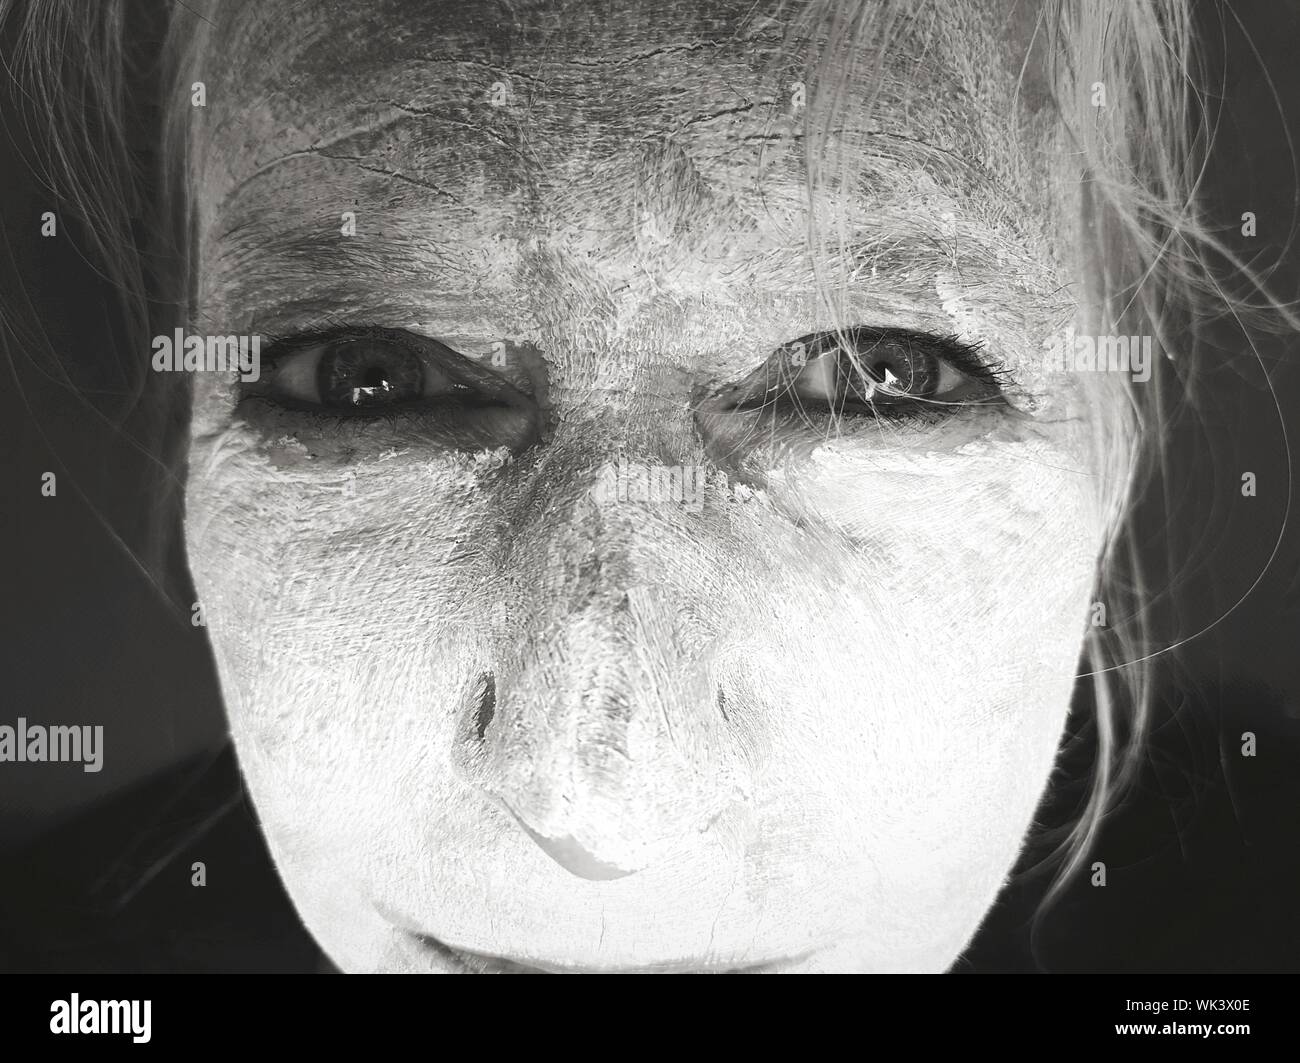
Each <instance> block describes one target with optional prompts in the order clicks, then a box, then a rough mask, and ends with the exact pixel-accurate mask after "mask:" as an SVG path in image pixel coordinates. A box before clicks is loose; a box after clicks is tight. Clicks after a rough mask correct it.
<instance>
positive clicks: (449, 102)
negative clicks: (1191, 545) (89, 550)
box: [183, 0, 1103, 971]
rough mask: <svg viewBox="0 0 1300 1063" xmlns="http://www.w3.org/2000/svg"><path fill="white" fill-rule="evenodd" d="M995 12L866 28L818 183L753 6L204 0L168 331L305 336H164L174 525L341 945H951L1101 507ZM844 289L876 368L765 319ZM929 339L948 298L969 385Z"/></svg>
mask: <svg viewBox="0 0 1300 1063" xmlns="http://www.w3.org/2000/svg"><path fill="white" fill-rule="evenodd" d="M1012 6H1013V5H1012V4H1010V3H1006V4H1001V3H997V4H988V5H985V4H982V3H978V4H963V5H952V8H951V9H950V8H949V6H948V5H942V6H941V7H940V8H939V9H937V10H935V11H931V12H930V13H929V14H928V15H927V19H926V20H925V22H926V24H925V26H924V27H923V30H924V32H925V35H926V36H925V41H928V47H926V48H924V49H923V45H924V43H925V42H923V41H922V40H921V38H920V37H918V36H915V35H914V34H915V33H919V32H921V30H905V31H904V35H903V36H902V37H901V38H899V39H898V40H896V41H894V42H892V43H891V45H890V47H889V48H888V49H887V50H886V53H885V58H884V60H883V61H882V62H881V63H879V64H875V63H872V64H868V69H866V70H864V74H869V75H870V76H871V77H872V78H874V79H876V80H875V82H874V85H875V89H876V92H875V95H874V106H873V109H872V112H871V114H870V117H869V119H863V120H862V121H861V122H858V123H857V124H856V125H855V124H853V123H852V122H847V123H846V122H843V121H842V122H840V124H839V125H838V127H837V131H836V134H835V136H834V137H833V138H832V139H831V141H830V142H829V143H828V144H827V146H826V156H825V158H826V160H827V161H826V163H825V164H824V166H825V169H824V176H825V178H826V181H825V182H819V184H818V185H817V189H818V190H817V192H816V193H815V195H814V196H813V199H812V201H811V205H810V198H809V192H808V185H807V184H806V180H805V168H804V155H803V136H802V132H803V123H804V117H805V116H804V114H803V112H802V109H801V107H800V103H801V101H802V97H801V96H800V95H799V89H800V87H799V86H798V85H796V84H793V82H794V80H795V78H796V76H797V75H796V74H794V73H791V74H789V75H788V76H787V75H786V74H783V73H781V71H782V70H784V69H785V68H784V67H782V66H780V64H778V63H776V58H777V42H778V34H777V31H776V29H774V28H771V27H769V28H767V29H763V28H761V27H762V22H761V20H760V22H759V27H760V28H759V29H758V30H754V31H747V30H745V29H744V28H743V27H742V22H741V18H742V16H743V15H744V14H745V13H747V12H749V11H750V10H751V8H752V5H751V3H750V2H749V0H745V2H743V3H735V4H730V5H721V4H708V3H706V4H703V5H702V4H700V3H698V2H697V0H664V2H650V3H648V2H646V0H612V2H606V3H599V4H589V3H583V4H559V5H552V4H548V5H541V4H533V5H526V6H524V7H519V6H518V5H510V6H506V5H496V4H489V3H469V4H465V3H446V4H427V3H414V2H408V0H389V2H386V3H366V4H356V3H347V4H341V3H335V2H328V0H308V2H306V3H304V2H302V0H292V2H290V0H275V2H267V3H262V4H249V5H233V6H232V5H226V4H222V5H218V8H219V12H220V14H219V15H214V16H213V17H214V19H215V20H216V23H217V25H216V28H215V30H214V31H213V33H212V38H211V41H210V42H209V44H208V45H207V47H206V48H205V49H204V52H203V54H202V56H201V57H200V61H199V62H198V64H197V67H196V71H195V78H194V79H195V80H202V81H204V83H205V93H206V106H205V107H203V108H198V107H195V108H193V109H192V113H189V114H188V115H187V118H186V120H187V121H189V122H191V123H192V129H193V132H192V137H193V139H194V142H195V143H196V144H198V145H200V146H201V148H202V155H201V158H200V161H199V164H198V173H197V177H196V180H197V182H198V187H197V188H196V189H195V195H196V199H197V204H198V217H199V228H198V248H197V253H198V262H199V270H200V285H199V324H198V328H199V330H200V331H203V332H206V333H212V334H222V335H226V334H234V335H239V334H247V335H260V336H262V337H263V347H262V350H263V352H264V353H268V352H269V353H270V354H275V353H276V352H275V351H274V350H273V345H272V343H271V340H270V339H268V338H267V337H274V338H277V339H278V338H280V337H292V336H295V335H297V334H300V333H314V332H322V331H323V332H324V333H325V334H324V336H323V338H321V339H320V340H319V341H314V342H305V343H303V344H301V345H294V346H293V347H287V346H283V345H282V346H281V348H280V351H279V357H278V358H276V360H275V361H274V363H273V362H272V359H271V358H270V357H268V358H266V359H264V361H263V365H262V378H261V380H260V381H258V382H257V383H254V384H245V385H240V384H239V382H238V381H237V380H236V379H234V377H232V376H224V375H217V374H214V373H199V374H196V376H195V408H194V425H193V444H192V451H191V456H190V466H189V487H188V509H187V518H186V524H187V540H188V548H189V556H190V561H191V565H192V568H193V572H194V575H195V578H196V581H197V586H198V592H199V595H200V601H201V603H202V605H203V609H204V614H205V616H206V618H207V623H208V630H209V634H210V637H211V639H212V643H213V646H214V649H215V652H216V657H217V661H218V666H219V669H220V675H221V680H222V684H223V688H224V692H225V698H226V705H227V708H228V712H229V716H230V723H231V728H232V731H233V734H234V737H235V741H236V744H237V748H238V752H239V755H240V758H241V761H242V764H243V768H244V771H245V773H246V775H247V780H248V785H249V787H250V789H251V793H252V795H253V798H254V800H255V801H256V803H257V808H258V812H259V815H260V817H261V821H262V823H263V825H264V828H265V831H266V834H267V837H268V840H269V843H270V846H271V851H272V853H273V855H274V857H275V859H276V862H277V864H278V867H279V869H280V873H281V875H282V876H283V877H284V880H285V882H286V884H287V886H288V888H289V891H290V893H291V894H292V896H293V899H294V901H295V903H296V905H297V907H298V910H299V912H300V913H301V915H302V917H303V919H304V920H305V922H306V924H307V926H308V928H309V929H310V930H311V931H312V932H313V934H314V935H315V936H316V938H317V939H318V940H319V942H320V943H321V945H322V946H323V947H324V948H325V950H326V951H327V952H328V953H329V954H330V956H331V957H332V958H333V960H334V961H335V962H336V963H337V964H339V965H340V966H341V967H342V968H343V969H345V970H376V969H381V970H397V971H449V970H465V969H469V970H478V969H506V970H514V969H518V968H516V967H515V966H514V964H522V965H526V966H528V967H538V968H543V969H569V968H578V969H599V970H626V969H651V970H685V969H718V970H722V969H733V968H749V967H761V968H763V969H771V970H807V971H813V970H864V971H878V970H907V971H911V970H942V969H944V968H946V967H947V966H949V965H950V964H951V963H952V962H953V960H954V959H955V958H956V956H957V955H958V953H959V952H960V950H961V949H962V948H963V947H964V946H965V944H966V943H967V941H968V940H969V939H970V937H971V936H972V934H973V933H974V931H975V929H976V928H977V926H978V924H979V922H980V920H981V918H982V917H983V915H984V913H985V911H986V910H987V908H988V907H989V905H990V904H991V903H992V901H993V899H994V896H995V895H996V893H997V891H998V890H999V888H1000V886H1001V885H1002V883H1003V880H1004V877H1005V876H1006V874H1007V872H1008V870H1009V869H1010V867H1011V865H1012V864H1013V862H1014V860H1015V858H1016V855H1017V852H1018V849H1019V846H1020V844H1021V841H1022V838H1023V836H1024V834H1025V832H1026V829H1027V827H1028V824H1029V821H1030V817H1031V815H1032V812H1033V810H1034V807H1035V804H1036V802H1037V800H1038V798H1039V797H1040V795H1041V793H1042V791H1043V789H1044V786H1045V785H1046V781H1047V777H1048V774H1049V772H1050V770H1051V767H1052V763H1053V757H1054V753H1055V749H1056V745H1057V741H1058V739H1059V736H1060V733H1061V729H1062V724H1063V720H1064V716H1065V712H1066V708H1067V703H1068V700H1069V697H1070V693H1071V688H1072V685H1073V676H1074V673H1075V667H1076V659H1077V656H1078V653H1079V649H1080V641H1081V636H1082V633H1083V629H1084V624H1085V621H1086V619H1087V613H1088V610H1087V606H1088V602H1089V596H1090V590H1091V585H1092V577H1093V569H1094V559H1095V556H1096V554H1097V551H1098V548H1099V545H1100V542H1101V539H1102V535H1103V527H1102V521H1101V519H1100V517H1099V516H1098V514H1097V512H1096V511H1095V508H1094V506H1093V505H1092V504H1091V502H1090V499H1091V498H1092V497H1093V495H1094V494H1095V484H1094V482H1093V480H1092V478H1091V475H1090V472H1091V466H1090V464H1089V463H1090V460H1091V459H1090V457H1089V454H1088V452H1087V450H1086V448H1085V439H1086V438H1087V434H1088V428H1089V425H1088V420H1087V418H1088V414H1087V413H1086V412H1085V411H1086V406H1085V404H1084V403H1083V402H1082V400H1081V399H1080V397H1079V395H1078V393H1077V392H1076V390H1075V387H1074V384H1073V382H1072V381H1071V380H1070V378H1067V377H1064V376H1062V375H1059V374H1052V373H1051V372H1049V371H1048V367H1047V366H1046V364H1045V355H1044V344H1045V343H1046V342H1048V341H1049V340H1050V339H1051V337H1052V335H1053V334H1054V332H1055V330H1057V329H1058V328H1059V327H1060V326H1061V325H1062V324H1063V323H1064V322H1065V321H1067V320H1069V319H1070V317H1071V315H1072V314H1073V312H1074V309H1075V308H1074V305H1073V302H1072V301H1071V299H1072V296H1071V292H1072V290H1073V289H1072V287H1071V285H1072V282H1073V281H1074V279H1075V278H1074V277H1073V276H1072V275H1071V272H1070V271H1071V268H1072V266H1071V264H1070V263H1069V262H1066V261H1063V259H1064V258H1065V255H1064V253H1063V252H1062V250H1061V249H1062V248H1063V247H1065V245H1066V244H1067V241H1068V239H1069V231H1070V226H1069V224H1067V223H1066V222H1065V221H1064V220H1062V219H1064V217H1065V208H1064V207H1063V206H1062V203H1063V202H1064V198H1065V197H1064V195H1063V196H1061V197H1059V198H1058V197H1054V196H1052V195H1049V194H1048V193H1049V191H1050V190H1051V189H1052V188H1053V187H1054V186H1053V179H1054V176H1055V173H1054V171H1052V170H1050V169H1049V167H1050V166H1051V165H1054V163H1053V162H1052V161H1051V160H1053V159H1055V158H1058V156H1057V155H1055V154H1053V150H1052V144H1051V142H1049V141H1047V140H1045V139H1041V140H1040V139H1035V138H1033V137H1030V136H1029V135H1027V134H1026V133H1025V132H1024V131H1023V128H1024V127H1023V125H1022V122H1021V119H1020V117H1016V116H1018V115H1022V114H1023V111H1022V110H1018V108H1022V107H1023V103H1024V101H1023V96H1022V97H1021V100H1020V101H1019V102H1016V101H1015V100H1014V99H1013V95H1014V91H1015V86H1014V81H1015V76H1016V74H1017V73H1018V72H1019V70H1020V63H1021V60H1022V58H1023V55H1024V49H1025V45H1024V41H1025V40H1027V36H1025V35H1024V28H1023V26H1016V27H1011V26H1008V25H1007V24H1006V22H1005V18H1006V11H1008V10H1010V9H1011V8H1012ZM958 8H959V10H958ZM751 25H752V24H751ZM790 69H791V70H792V71H793V70H794V69H796V68H795V67H793V66H791V67H790ZM851 88H852V87H851ZM857 90H858V91H859V92H860V93H861V94H863V95H865V94H866V93H867V92H868V88H867V87H866V86H865V85H862V84H860V85H858V86H857ZM810 102H811V103H814V104H815V100H811V98H810ZM183 105H184V107H185V108H186V110H187V111H190V101H189V100H188V99H187V100H185V101H183ZM846 158H847V159H849V160H850V164H851V165H852V166H853V167H854V168H855V169H856V170H857V171H858V172H859V173H858V177H857V179H856V180H854V181H853V182H846V183H843V184H838V183H837V182H836V181H835V180H834V177H835V172H836V170H837V167H838V166H839V165H841V164H842V163H843V161H844V160H845V159H846ZM1058 184H1059V182H1058ZM810 210H811V211H812V212H813V215H814V217H813V218H812V219H811V220H815V221H817V223H818V225H819V231H820V232H821V233H822V234H823V236H824V237H825V238H826V239H827V241H829V243H830V245H831V249H832V250H833V251H842V252H845V253H847V254H849V255H850V256H851V261H852V262H853V263H854V266H855V272H854V274H853V276H852V277H851V279H850V280H849V283H848V284H847V285H846V286H845V288H844V291H843V297H842V299H841V301H840V303H839V304H838V305H834V304H833V303H831V302H828V301H826V300H824V299H821V298H820V297H819V294H818V293H819V290H820V286H819V283H818V282H819V276H820V279H821V280H822V281H825V280H826V277H825V276H824V275H819V273H818V272H817V271H816V270H815V269H814V268H813V267H814V259H813V258H812V257H810V254H809V251H808V249H807V246H806V241H805V238H806V235H807V231H808V226H809V222H810ZM349 218H351V221H350V220H349ZM349 229H354V231H353V232H346V231H345V230H349ZM835 261H837V262H838V261H839V260H838V259H836V260H835ZM1071 261H1072V260H1071ZM837 268H838V267H837ZM835 277H836V278H839V277H840V274H838V273H837V274H835ZM837 282H838V281H837ZM837 326H839V327H841V328H843V329H846V330H847V329H860V330H863V331H859V332H856V333H852V334H846V335H848V336H849V337H850V338H849V339H848V340H846V341H845V342H846V343H848V344H849V346H853V347H854V351H855V354H856V355H857V356H859V358H860V360H861V361H862V363H863V364H865V365H866V366H868V367H874V368H872V373H873V374H874V375H871V376H859V377H857V378H856V383H853V382H852V381H853V377H852V374H853V372H854V371H855V370H854V366H853V365H852V364H851V362H850V361H847V360H844V359H840V360H839V361H837V360H836V358H837V356H836V355H835V354H834V351H833V344H832V343H831V342H830V341H829V340H827V339H822V340H816V341H812V342H810V343H808V344H807V346H806V348H805V353H804V355H803V356H802V357H800V356H799V355H798V354H797V353H794V354H792V353H791V351H792V350H794V349H793V348H788V349H787V350H786V352H785V354H784V355H780V356H779V357H778V359H777V361H776V362H772V361H771V359H772V358H773V354H774V352H778V351H779V350H780V349H781V348H782V347H783V345H788V344H790V343H791V341H795V340H799V339H801V338H805V339H806V337H808V336H810V335H812V334H821V333H825V332H826V331H827V330H830V329H833V328H835V327H837ZM348 329H353V330H357V331H355V332H352V333H349V332H348V331H347V330H348ZM366 329H369V330H370V331H368V332H367V331H363V330H366ZM872 329H874V330H887V331H877V332H868V331H865V330H872ZM376 330H385V331H376ZM888 330H892V331H888ZM920 333H926V334H930V335H932V336H934V337H945V336H956V337H957V338H958V339H959V340H960V341H961V342H962V343H965V344H975V343H981V344H983V347H982V349H981V351H980V352H979V353H978V355H977V357H979V358H984V359H986V360H987V359H989V358H993V359H996V360H998V361H999V362H1000V363H1001V364H1002V366H1003V369H1004V371H1005V376H1004V378H1003V380H1004V383H1003V385H1002V386H1001V392H1000V393H1001V395H1002V396H1003V397H1004V399H1005V401H1004V400H1003V398H1001V397H999V385H998V384H997V383H996V382H995V380H994V378H993V377H991V376H989V375H988V374H986V373H984V372H983V371H981V370H980V369H979V368H978V365H976V364H975V363H973V362H972V361H971V360H970V357H971V353H970V351H969V349H967V348H964V347H961V346H959V345H956V344H951V343H945V342H943V341H942V340H941V339H939V338H936V339H934V340H930V341H923V340H920V339H910V338H909V336H910V335H911V334H920ZM421 336H423V337H429V338H430V339H433V340H436V341H439V343H440V344H441V345H444V346H437V345H434V344H424V345H421V341H419V340H418V339H415V338H411V337H421ZM453 352H454V353H453ZM826 352H830V353H826ZM909 352H910V353H909ZM963 359H965V360H964V361H963ZM776 364H780V365H783V366H785V369H784V370H782V373H783V374H784V376H783V377H780V378H778V377H775V376H773V375H772V374H774V373H775V372H776V370H765V369H764V368H763V367H764V366H765V365H776ZM886 369H888V370H889V373H890V374H891V375H892V377H893V379H892V380H891V378H890V376H889V375H885V373H884V370H886ZM764 373H767V374H769V375H768V376H766V377H765V376H764ZM755 374H758V376H757V378H756V376H755ZM773 379H784V381H785V383H786V384H788V385H789V387H790V389H791V390H789V391H788V392H787V393H784V394H781V391H782V389H780V388H778V389H777V391H776V392H775V393H772V392H767V393H765V381H767V380H773ZM845 381H849V383H848V384H845ZM872 381H875V382H877V383H880V384H881V386H880V388H879V390H878V393H876V394H875V395H874V399H875V400H877V401H878V405H877V406H876V407H874V408H873V407H872V406H871V405H870V404H869V403H866V402H864V401H863V399H864V398H865V397H866V395H867V393H870V392H871V390H872V388H871V382H872ZM738 386H739V387H738ZM841 387H849V388H850V391H851V401H849V402H847V403H846V404H844V405H843V406H842V409H841V416H839V417H836V416H833V414H832V412H830V410H831V408H832V407H833V406H834V404H835V403H836V402H839V401H841V400H840V399H836V398H834V396H835V395H840V396H841V397H842V395H843V392H837V391H835V390H834V389H835V388H841ZM241 388H242V390H241ZM909 389H910V390H909ZM913 392H915V395H920V396H922V397H924V395H927V394H928V395H929V396H930V399H931V401H929V402H922V401H919V400H918V399H915V396H914V395H913ZM773 394H777V398H775V399H773V398H772V395H773ZM828 395H830V396H832V398H830V399H827V396H828ZM768 400H770V401H768ZM796 400H797V403H798V404H799V405H801V406H802V413H800V411H799V409H797V408H796ZM819 400H821V401H819ZM873 409H874V412H873ZM647 482H648V483H649V488H648V489H646V484H647ZM620 485H621V486H620ZM505 961H511V962H505Z"/></svg>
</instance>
